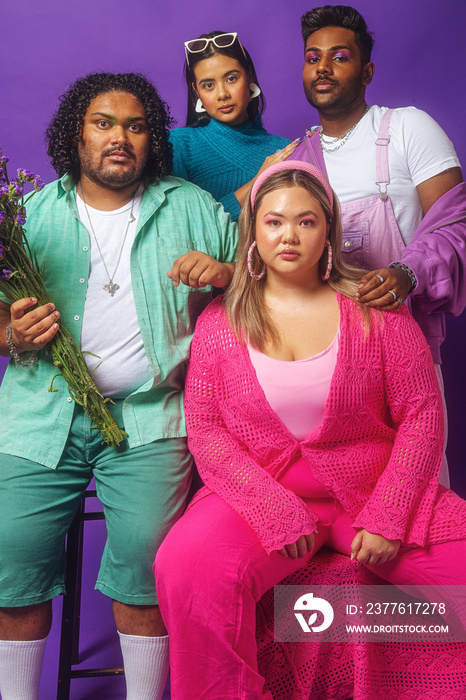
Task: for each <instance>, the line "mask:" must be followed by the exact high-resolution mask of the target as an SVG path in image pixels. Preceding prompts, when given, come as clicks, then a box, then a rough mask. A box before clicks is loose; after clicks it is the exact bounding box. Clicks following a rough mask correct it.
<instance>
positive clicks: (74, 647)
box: [57, 498, 84, 700]
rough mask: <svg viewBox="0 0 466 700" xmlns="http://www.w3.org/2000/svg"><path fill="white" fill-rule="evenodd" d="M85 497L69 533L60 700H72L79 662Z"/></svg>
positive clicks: (60, 666)
mask: <svg viewBox="0 0 466 700" xmlns="http://www.w3.org/2000/svg"><path fill="white" fill-rule="evenodd" d="M83 517H84V498H83V499H82V500H81V503H80V506H79V510H78V512H77V514H76V516H75V518H74V520H73V522H72V524H71V527H70V529H69V531H68V536H67V543H66V578H65V586H66V595H65V596H64V598H63V610H62V623H61V635H60V660H59V666H58V686H57V700H69V697H70V685H71V677H72V674H71V667H72V665H74V664H78V663H79V622H80V615H81V578H82V561H83V530H84V519H83Z"/></svg>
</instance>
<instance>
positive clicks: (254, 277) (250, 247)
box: [248, 241, 267, 280]
mask: <svg viewBox="0 0 466 700" xmlns="http://www.w3.org/2000/svg"><path fill="white" fill-rule="evenodd" d="M256 245H257V243H256V241H253V242H252V243H251V245H250V246H249V250H248V270H249V274H250V275H251V277H252V279H253V280H260V279H262V277H263V276H264V275H265V273H266V270H267V268H266V266H265V263H263V264H262V270H261V272H260V273H259V274H258V275H256V273H255V272H254V268H253V266H252V255H253V253H254V248H255V247H256Z"/></svg>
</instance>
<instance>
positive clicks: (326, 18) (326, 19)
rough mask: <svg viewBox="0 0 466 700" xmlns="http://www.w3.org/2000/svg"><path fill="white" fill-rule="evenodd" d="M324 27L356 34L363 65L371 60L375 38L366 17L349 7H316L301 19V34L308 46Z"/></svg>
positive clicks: (355, 38) (355, 37)
mask: <svg viewBox="0 0 466 700" xmlns="http://www.w3.org/2000/svg"><path fill="white" fill-rule="evenodd" d="M324 27H344V28H345V29H350V30H351V31H352V32H353V33H354V40H355V42H356V45H357V47H358V49H359V51H360V53H361V58H362V62H363V64H365V63H369V61H370V60H371V53H372V48H373V46H374V37H373V34H372V32H369V31H368V30H367V24H366V20H365V19H364V17H363V16H362V15H361V14H360V13H359V12H358V11H357V10H355V9H354V7H350V6H349V5H323V6H322V7H314V9H313V10H309V12H305V13H304V15H303V16H302V17H301V34H302V37H303V40H304V46H306V43H307V40H308V39H309V37H310V36H311V34H313V33H314V32H316V31H317V30H319V29H323V28H324Z"/></svg>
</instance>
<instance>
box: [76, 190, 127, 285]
mask: <svg viewBox="0 0 466 700" xmlns="http://www.w3.org/2000/svg"><path fill="white" fill-rule="evenodd" d="M79 191H80V194H81V199H82V200H83V204H84V209H85V210H86V214H87V218H88V220H89V226H90V227H91V231H92V235H93V236H94V240H95V244H96V246H97V250H98V251H99V255H100V259H101V260H102V263H103V266H104V268H105V272H106V274H107V277H108V283H107V284H104V286H103V287H102V289H105V291H106V292H108V293H109V294H110V296H112V297H113V295H114V294H115V292H116V291H117V290H118V289H120V285H119V284H117V283H116V282H114V281H113V278H114V277H115V275H116V271H117V270H118V266H119V264H120V260H121V256H122V254H123V248H124V247H125V242H126V237H127V235H128V229H129V225H130V223H132V222H133V221H136V219H135V217H134V216H133V207H134V200H135V199H136V192H137V190H136V192H135V193H134V196H133V199H132V200H131V211H130V213H129V218H128V223H127V224H126V229H125V235H124V236H123V242H122V244H121V248H120V253H119V255H118V260H117V262H116V265H115V269H114V270H113V275H112V276H111V277H110V273H109V271H108V268H107V265H106V263H105V260H104V256H103V255H102V251H101V250H100V245H99V241H98V240H97V236H96V235H95V231H94V227H93V225H92V221H91V217H90V214H89V209H88V208H87V204H86V200H85V199H84V194H83V188H82V185H81V183H79Z"/></svg>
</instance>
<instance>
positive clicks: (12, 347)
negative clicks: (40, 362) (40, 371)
mask: <svg viewBox="0 0 466 700" xmlns="http://www.w3.org/2000/svg"><path fill="white" fill-rule="evenodd" d="M12 330H13V328H12V326H11V323H10V325H9V326H7V327H6V344H7V345H8V347H9V348H10V355H11V357H12V358H13V359H14V361H15V366H16V367H17V366H18V365H21V367H31V366H32V365H35V364H36V362H37V351H36V350H32V351H31V355H30V357H29V359H28V360H27V362H23V361H22V359H21V358H20V356H19V353H18V350H17V348H16V345H15V344H14V342H13V337H12Z"/></svg>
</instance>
